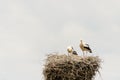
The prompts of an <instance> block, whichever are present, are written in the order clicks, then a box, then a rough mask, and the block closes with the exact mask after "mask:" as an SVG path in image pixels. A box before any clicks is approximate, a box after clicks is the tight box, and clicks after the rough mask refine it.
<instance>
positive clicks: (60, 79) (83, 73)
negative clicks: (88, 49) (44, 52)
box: [43, 54, 101, 80]
mask: <svg viewBox="0 0 120 80" xmlns="http://www.w3.org/2000/svg"><path fill="white" fill-rule="evenodd" d="M100 62H101V60H100V59H99V57H97V56H87V57H85V58H82V57H81V56H76V55H72V56H67V55H58V54H50V55H48V56H47V59H46V63H45V66H44V70H43V74H44V77H45V80H92V79H94V76H95V74H96V72H99V68H100Z"/></svg>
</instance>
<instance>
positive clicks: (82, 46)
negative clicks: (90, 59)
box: [80, 40, 92, 56]
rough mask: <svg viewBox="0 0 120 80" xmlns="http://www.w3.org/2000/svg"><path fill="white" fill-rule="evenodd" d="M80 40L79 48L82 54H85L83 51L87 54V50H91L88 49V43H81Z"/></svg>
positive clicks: (90, 51)
mask: <svg viewBox="0 0 120 80" xmlns="http://www.w3.org/2000/svg"><path fill="white" fill-rule="evenodd" d="M80 42H81V43H80V48H81V50H82V52H83V56H84V55H85V52H86V54H87V52H89V53H92V50H91V49H90V47H89V45H88V44H83V41H82V40H80Z"/></svg>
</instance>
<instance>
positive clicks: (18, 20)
mask: <svg viewBox="0 0 120 80" xmlns="http://www.w3.org/2000/svg"><path fill="white" fill-rule="evenodd" d="M119 34H120V1H119V0H0V80H43V76H42V74H41V73H42V69H43V66H42V65H43V63H44V59H45V56H46V54H49V53H53V52H59V53H65V54H67V52H66V47H67V46H69V45H73V47H74V49H75V50H76V51H77V52H78V54H79V55H82V52H81V51H80V49H79V43H80V40H81V39H82V40H84V41H85V42H87V43H89V44H90V46H91V48H92V50H93V55H94V56H100V58H101V59H102V60H103V63H102V69H101V76H102V78H103V80H120V74H119V71H120V62H119V61H120V58H119V56H120V50H119V47H120V45H119V44H120V42H119V41H120V36H119ZM95 80H102V79H101V77H100V76H99V75H98V76H97V77H96V79H95Z"/></svg>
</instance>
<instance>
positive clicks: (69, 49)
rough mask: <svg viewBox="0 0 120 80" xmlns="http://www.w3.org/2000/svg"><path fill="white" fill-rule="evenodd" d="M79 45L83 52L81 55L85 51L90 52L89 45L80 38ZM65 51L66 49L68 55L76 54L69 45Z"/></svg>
mask: <svg viewBox="0 0 120 80" xmlns="http://www.w3.org/2000/svg"><path fill="white" fill-rule="evenodd" d="M79 46H80V49H81V50H82V52H83V56H85V52H86V54H87V52H89V53H92V50H91V49H90V47H89V45H88V44H83V41H82V40H80V45H79ZM67 51H68V55H71V54H73V55H78V54H77V52H76V51H75V50H74V49H73V47H72V46H69V47H68V48H67Z"/></svg>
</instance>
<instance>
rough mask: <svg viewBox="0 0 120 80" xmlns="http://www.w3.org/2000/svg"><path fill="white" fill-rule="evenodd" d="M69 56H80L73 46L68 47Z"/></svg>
mask: <svg viewBox="0 0 120 80" xmlns="http://www.w3.org/2000/svg"><path fill="white" fill-rule="evenodd" d="M67 51H68V55H78V54H77V52H76V51H75V50H74V49H73V47H72V46H68V47H67Z"/></svg>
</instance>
